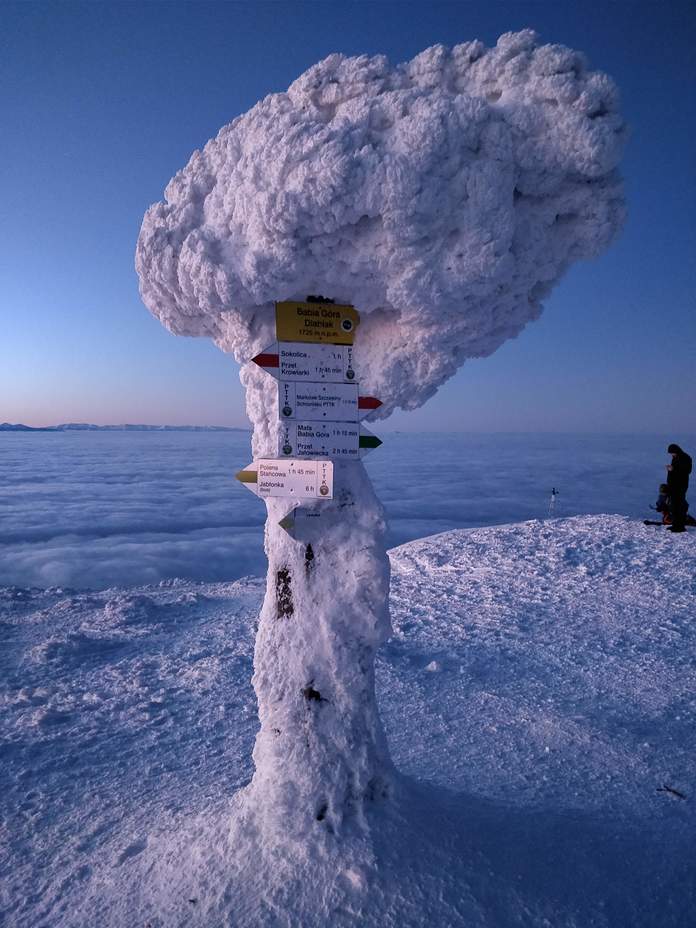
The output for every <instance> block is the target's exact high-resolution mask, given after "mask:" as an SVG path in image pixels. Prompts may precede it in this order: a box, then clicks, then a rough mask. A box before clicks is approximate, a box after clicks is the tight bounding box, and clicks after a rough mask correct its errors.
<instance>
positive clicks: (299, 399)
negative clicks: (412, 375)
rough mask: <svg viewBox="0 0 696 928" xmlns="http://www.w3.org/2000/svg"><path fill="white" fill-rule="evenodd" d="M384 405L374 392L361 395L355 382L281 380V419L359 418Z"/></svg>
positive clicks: (340, 419) (279, 410)
mask: <svg viewBox="0 0 696 928" xmlns="http://www.w3.org/2000/svg"><path fill="white" fill-rule="evenodd" d="M381 405H382V403H381V402H380V400H378V399H377V398H376V397H374V396H358V385H357V384H356V383H293V382H292V381H284V380H281V381H280V382H279V383H278V413H279V416H280V419H281V420H283V419H307V420H309V421H311V422H323V421H326V422H359V421H360V419H364V418H365V416H366V415H368V413H370V412H372V411H373V410H375V409H378V408H379V407H380V406H381Z"/></svg>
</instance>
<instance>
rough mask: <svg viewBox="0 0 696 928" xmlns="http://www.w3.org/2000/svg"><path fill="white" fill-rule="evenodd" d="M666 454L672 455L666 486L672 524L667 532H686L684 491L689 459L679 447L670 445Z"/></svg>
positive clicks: (688, 472)
mask: <svg viewBox="0 0 696 928" xmlns="http://www.w3.org/2000/svg"><path fill="white" fill-rule="evenodd" d="M667 454H671V455H672V463H671V464H668V465H667V486H668V487H669V498H670V502H671V508H672V524H671V525H670V527H669V528H668V530H667V531H669V532H683V531H686V529H685V528H684V524H685V522H686V511H687V509H688V508H689V506H688V503H687V502H686V491H687V489H688V487H689V474H690V473H691V458H690V457H689V455H688V454H687V453H686V451H683V450H682V449H681V448H680V447H679V445H675V444H671V445H670V446H669V448H667Z"/></svg>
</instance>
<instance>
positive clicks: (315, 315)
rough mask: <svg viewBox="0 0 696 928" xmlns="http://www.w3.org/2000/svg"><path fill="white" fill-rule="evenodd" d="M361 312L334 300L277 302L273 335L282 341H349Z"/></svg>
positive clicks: (353, 334) (349, 343)
mask: <svg viewBox="0 0 696 928" xmlns="http://www.w3.org/2000/svg"><path fill="white" fill-rule="evenodd" d="M359 324H360V313H359V312H358V311H357V309H354V308H353V307H352V306H341V305H339V304H337V303H293V302H285V303H276V337H277V339H278V341H281V342H324V343H327V344H332V345H352V344H353V338H354V337H355V330H356V329H357V327H358V325H359Z"/></svg>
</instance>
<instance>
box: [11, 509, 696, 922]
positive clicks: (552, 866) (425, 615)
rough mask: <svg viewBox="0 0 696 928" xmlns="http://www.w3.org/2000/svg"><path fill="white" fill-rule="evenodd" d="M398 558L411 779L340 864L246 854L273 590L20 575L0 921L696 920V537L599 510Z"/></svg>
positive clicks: (392, 653) (391, 662)
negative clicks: (45, 585) (237, 829)
mask: <svg viewBox="0 0 696 928" xmlns="http://www.w3.org/2000/svg"><path fill="white" fill-rule="evenodd" d="M391 555H392V567H393V578H392V599H391V601H392V617H393V623H394V632H395V633H394V637H393V638H392V639H391V641H390V642H389V643H388V644H387V645H386V646H385V647H384V648H383V649H382V651H381V652H380V656H379V660H378V673H377V683H378V695H379V700H380V706H381V711H382V715H383V719H384V722H385V726H386V729H387V733H388V736H389V741H390V745H391V750H392V754H393V757H394V760H395V761H396V763H397V765H398V767H399V769H400V770H401V771H402V772H403V773H404V774H405V775H406V776H405V778H404V780H403V783H402V784H401V786H400V788H399V790H398V791H397V793H398V795H396V796H395V798H394V800H393V801H392V802H391V803H390V804H387V805H386V806H385V807H379V808H378V807H376V808H375V811H374V814H373V816H372V818H371V819H370V820H369V821H368V822H367V823H366V824H365V825H364V828H365V829H367V831H368V832H369V843H370V847H371V849H372V850H371V856H370V854H367V855H366V853H365V841H364V840H363V841H362V843H360V842H359V841H357V839H356V838H355V836H350V835H349V836H347V838H346V841H347V844H348V846H349V847H352V846H354V847H355V854H354V865H353V866H351V867H349V868H346V867H345V859H343V860H342V861H341V862H340V863H337V858H336V856H335V855H333V856H332V853H331V852H330V850H327V849H326V847H324V848H323V850H322V849H320V852H318V853H317V856H316V858H313V857H312V856H311V854H310V855H309V856H308V857H306V858H305V859H302V860H299V861H293V860H283V861H280V860H279V861H277V862H276V863H277V866H276V867H275V869H274V871H273V872H271V871H269V870H268V869H267V868H266V869H264V867H263V866H262V865H261V864H260V863H259V865H258V867H257V868H256V871H255V872H254V867H253V861H246V865H249V864H250V865H251V869H249V867H248V866H247V870H246V871H245V870H244V864H245V862H244V861H242V860H240V857H241V851H240V850H239V848H235V847H232V846H230V843H229V839H228V834H229V828H228V821H229V815H230V811H229V805H230V802H229V800H230V797H231V795H232V794H233V792H234V791H235V790H236V789H238V788H239V787H241V786H243V785H244V784H245V783H247V782H248V781H249V779H250V777H251V773H252V766H251V760H250V757H251V749H252V745H253V739H254V735H255V731H256V727H257V721H256V707H255V701H254V694H253V691H252V689H251V686H250V682H249V681H250V677H251V672H252V653H253V638H254V626H255V620H256V614H257V612H258V609H259V606H260V602H261V598H262V594H263V586H264V584H263V582H262V581H261V580H258V579H247V580H240V581H236V582H234V583H228V584H223V583H196V582H192V581H166V582H163V583H162V584H160V585H158V586H151V587H143V588H141V589H138V590H128V591H124V590H119V589H112V590H107V591H104V592H100V593H71V592H70V591H67V590H60V589H50V590H45V591H40V590H20V589H17V588H5V589H3V590H2V592H1V596H0V632H1V634H2V643H3V646H2V651H1V653H0V672H1V678H0V702H1V703H2V709H3V711H2V716H1V718H2V721H1V723H0V724H1V726H2V747H1V751H2V754H1V757H2V765H1V767H0V796H1V797H2V798H1V800H0V803H1V805H0V808H1V810H2V825H3V844H2V849H1V850H0V870H1V871H2V884H1V885H2V889H1V890H0V892H1V896H0V902H1V905H0V923H2V917H3V916H4V918H5V920H6V921H5V922H4V923H5V924H7V925H8V926H11V928H83V926H87V925H89V926H92V925H99V926H100V928H101V926H114V928H121V926H123V928H131V926H133V928H136V926H140V928H145V926H151V928H164V926H167V928H170V926H183V925H200V926H206V928H216V926H223V925H225V926H240V928H241V926H245V928H246V926H257V925H258V926H276V925H278V926H280V925H287V926H301V928H308V926H315V925H316V926H334V925H352V924H355V925H357V924H359V925H369V926H371V925H380V926H384V925H394V926H397V925H398V926H420V925H423V926H425V925H433V926H449V925H451V926H459V925H461V926H469V925H481V926H482V925H489V926H505V928H507V926H511V925H530V926H531V925H534V926H541V925H548V926H554V928H556V926H578V928H580V926H586V925H598V926H612V928H613V926H616V928H623V926H655V928H657V926H665V928H667V926H670V928H682V926H684V928H686V926H688V925H691V924H694V922H693V920H692V919H693V917H694V916H693V913H694V912H695V911H696V875H695V866H694V861H696V816H695V813H694V809H695V807H696V792H695V787H696V779H695V777H694V764H693V759H694V756H696V729H695V727H694V723H693V719H694V716H695V710H696V647H695V646H696V608H695V607H696V580H695V578H696V534H695V533H694V532H689V533H687V534H685V535H681V536H674V535H671V534H669V533H666V532H664V531H663V530H662V529H661V528H658V527H646V526H643V525H642V524H640V523H638V522H636V521H631V520H628V519H626V518H623V517H619V516H586V517H576V518H569V519H565V520H558V521H555V522H526V523H520V524H516V525H509V526H499V527H496V528H488V529H473V530H469V531H454V532H448V533H446V534H443V535H438V536H433V537H430V538H426V539H423V540H421V541H416V542H412V543H410V544H407V545H404V546H403V547H401V548H397V549H394V550H393V551H392V552H391ZM363 838H364V835H363ZM351 842H352V844H351ZM245 873H246V876H245V877H244V874H245ZM223 884H224V886H223ZM221 887H222V888H221Z"/></svg>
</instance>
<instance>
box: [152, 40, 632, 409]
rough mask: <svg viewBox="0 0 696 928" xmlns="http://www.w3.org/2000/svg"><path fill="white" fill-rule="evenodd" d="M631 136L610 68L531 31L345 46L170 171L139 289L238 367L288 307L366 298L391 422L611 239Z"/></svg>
mask: <svg viewBox="0 0 696 928" xmlns="http://www.w3.org/2000/svg"><path fill="white" fill-rule="evenodd" d="M624 138H625V127H624V123H623V120H622V118H621V116H620V115H619V113H618V99H617V91H616V89H615V86H614V84H613V83H612V82H611V80H610V79H609V78H608V77H607V76H606V75H604V74H602V73H599V72H593V71H589V70H588V68H587V64H586V62H585V59H584V57H583V56H582V55H581V54H580V53H578V52H575V51H572V50H570V49H568V48H565V47H563V46H561V45H540V44H539V42H538V38H537V36H536V34H535V33H534V32H532V31H531V30H524V31H522V32H519V33H508V34H506V35H503V36H501V37H500V39H499V40H498V43H497V45H496V46H495V48H491V49H487V48H486V47H485V46H484V45H483V44H482V43H481V42H479V41H473V42H465V43H463V44H461V45H457V46H455V47H454V48H452V49H447V48H445V47H444V46H442V45H436V46H433V47H432V48H429V49H427V50H425V51H424V52H422V53H421V54H419V55H417V56H416V57H415V58H414V59H413V60H412V61H410V62H407V63H405V64H400V65H397V66H395V67H392V66H390V64H389V62H388V60H387V58H386V57H384V56H383V55H377V56H374V57H369V56H366V55H363V56H360V57H357V58H346V57H345V56H343V55H340V54H333V55H330V56H329V57H328V58H326V59H325V60H324V61H321V62H319V63H318V64H316V65H314V66H313V67H311V68H310V69H309V70H308V71H306V72H305V73H304V74H303V75H301V76H300V77H299V78H298V79H297V80H296V81H295V82H294V83H293V84H292V85H291V86H290V88H289V89H288V91H287V92H286V93H277V94H271V95H270V96H268V97H266V98H265V99H264V100H262V101H261V102H259V103H258V104H257V105H256V106H254V107H253V109H251V110H250V111H249V112H248V113H246V114H244V115H243V116H240V117H238V118H237V119H235V120H233V122H231V123H230V124H229V125H227V126H225V127H224V128H223V129H221V130H220V132H219V133H218V135H217V137H216V138H214V139H212V140H211V141H209V142H208V143H207V145H205V147H204V148H203V149H202V151H196V152H195V153H194V154H193V156H192V158H191V160H190V161H189V163H188V165H187V166H186V167H185V168H184V169H183V170H182V171H180V172H179V173H178V174H177V175H176V176H175V177H174V178H173V179H172V181H171V182H170V183H169V185H168V187H167V189H166V192H165V200H164V202H161V203H157V204H155V205H153V206H152V207H150V209H149V210H148V212H147V214H146V216H145V219H144V222H143V226H142V230H141V234H140V239H139V242H138V247H137V254H136V266H137V270H138V273H139V275H140V281H141V293H142V297H143V300H144V302H145V303H146V305H147V306H148V307H149V308H150V310H151V311H152V312H153V313H154V314H155V315H156V316H157V317H158V318H159V319H160V320H161V321H162V323H163V324H164V325H165V326H167V328H169V329H170V330H171V331H173V332H175V333H178V334H186V335H209V336H211V337H212V338H214V339H215V341H216V342H217V343H218V345H219V346H220V347H221V348H223V349H224V350H225V351H229V352H232V353H233V354H234V355H235V357H236V358H237V360H238V361H240V362H245V361H248V360H249V358H250V357H251V356H252V355H253V354H254V353H255V352H256V351H258V350H260V349H262V348H264V347H265V346H266V345H267V344H268V343H269V342H272V341H273V340H274V338H273V337H274V333H273V325H272V319H273V316H272V312H271V307H272V303H273V301H274V300H283V299H292V298H299V299H304V298H305V297H306V295H307V294H309V293H321V294H324V295H327V296H330V297H333V298H335V299H336V300H338V301H341V302H348V303H353V304H354V305H355V306H356V307H357V308H358V309H359V310H360V311H361V312H362V313H363V323H362V325H361V327H360V330H359V334H358V339H357V352H356V353H357V357H358V360H359V368H360V370H359V374H360V377H361V383H362V384H363V386H365V387H366V388H367V389H368V390H370V391H371V392H374V393H375V394H376V395H377V396H379V397H380V399H381V400H382V401H383V403H384V405H383V406H382V408H381V409H380V411H379V413H378V414H377V415H378V417H381V416H386V415H388V414H389V413H390V412H391V411H392V410H393V409H394V408H395V407H396V406H402V407H404V408H415V407H416V406H418V405H420V404H422V403H423V402H424V401H425V400H426V399H427V398H428V397H429V396H431V395H432V394H433V393H434V392H435V390H436V389H437V387H438V386H439V385H440V384H442V383H443V382H444V381H445V380H446V379H447V378H448V377H449V376H451V375H452V374H453V373H454V372H455V371H456V369H457V367H458V366H459V365H460V364H461V363H462V362H463V361H464V360H465V359H466V358H470V357H482V356H486V355H489V354H491V352H493V351H495V350H496V348H498V347H499V346H500V345H501V344H502V343H503V342H504V341H505V340H506V339H508V338H512V337H514V336H516V335H517V334H518V333H519V332H520V331H521V330H522V328H523V327H524V326H525V325H526V324H527V322H529V321H530V320H532V319H535V318H536V317H537V316H538V315H539V313H540V312H541V308H542V300H543V298H544V297H545V296H546V295H547V294H548V293H549V291H550V290H551V288H552V287H553V285H554V284H555V283H556V282H557V281H558V280H559V278H560V277H561V276H562V274H563V272H564V271H565V270H566V268H567V267H568V266H569V265H570V264H571V263H572V262H574V261H576V260H578V259H581V258H589V257H592V256H594V255H597V254H598V253H599V252H600V251H601V250H602V249H603V248H604V247H605V246H606V245H607V244H608V243H609V242H610V241H611V239H612V238H613V236H614V235H615V233H616V231H617V229H618V228H619V226H620V224H621V221H622V217H623V213H624V207H623V199H622V192H621V184H620V181H619V179H618V177H617V174H616V171H615V169H616V166H617V163H618V161H619V158H620V156H621V151H622V147H623V142H624ZM252 418H254V419H255V420H256V419H257V417H256V416H254V415H253V410H252Z"/></svg>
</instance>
